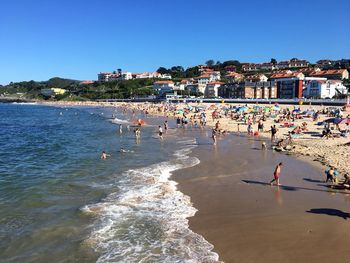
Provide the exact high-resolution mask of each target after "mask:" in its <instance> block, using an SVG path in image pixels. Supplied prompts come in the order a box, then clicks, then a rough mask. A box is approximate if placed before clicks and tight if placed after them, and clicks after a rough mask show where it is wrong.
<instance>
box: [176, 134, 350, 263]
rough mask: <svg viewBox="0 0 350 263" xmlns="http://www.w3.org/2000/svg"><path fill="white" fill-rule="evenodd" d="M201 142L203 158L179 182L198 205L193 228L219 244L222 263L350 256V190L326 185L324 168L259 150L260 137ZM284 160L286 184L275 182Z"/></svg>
mask: <svg viewBox="0 0 350 263" xmlns="http://www.w3.org/2000/svg"><path fill="white" fill-rule="evenodd" d="M198 141H199V146H198V148H197V149H196V150H195V152H194V155H195V156H198V157H199V158H200V160H201V163H200V164H199V165H198V166H195V167H193V168H189V169H185V170H181V171H178V172H176V173H175V179H176V181H178V182H179V189H180V190H181V191H182V192H184V193H185V194H187V195H189V196H191V200H192V202H193V204H194V207H196V208H197V209H198V210H199V211H198V212H197V214H196V215H195V216H194V217H193V218H190V227H191V229H193V231H195V232H197V233H199V234H201V235H203V236H204V237H205V238H206V239H207V240H208V241H209V242H211V243H212V244H214V246H215V248H214V250H215V251H216V252H217V253H218V254H219V255H220V260H222V261H224V262H281V263H282V262H310V263H311V262H345V261H347V260H348V258H349V257H350V249H349V244H348V242H349V240H350V223H349V220H346V219H350V209H349V202H350V195H349V194H347V193H344V191H335V190H332V189H329V188H327V187H326V185H325V184H324V183H323V182H322V181H323V179H324V178H323V174H322V169H320V168H319V167H318V168H317V167H314V166H310V165H309V164H307V163H305V162H302V161H299V160H297V159H295V158H292V157H290V156H287V155H283V154H278V153H274V152H272V151H261V150H257V149H258V148H259V147H260V142H259V141H254V140H251V139H249V138H240V137H237V136H232V135H228V136H226V138H225V139H221V140H220V139H219V142H218V145H217V147H214V146H212V145H208V144H206V142H207V139H205V138H202V139H200V138H199V139H198ZM213 147H214V148H213ZM280 161H282V162H283V163H284V166H283V170H282V176H281V183H282V184H283V185H284V186H282V187H276V186H270V185H269V184H268V183H269V181H270V180H271V179H272V178H273V176H272V174H273V169H274V167H275V165H276V164H277V163H278V162H280ZM243 180H246V182H245V181H243Z"/></svg>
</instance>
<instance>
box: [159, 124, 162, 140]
mask: <svg viewBox="0 0 350 263" xmlns="http://www.w3.org/2000/svg"><path fill="white" fill-rule="evenodd" d="M158 135H159V138H160V139H161V140H163V129H162V126H160V125H159V127H158Z"/></svg>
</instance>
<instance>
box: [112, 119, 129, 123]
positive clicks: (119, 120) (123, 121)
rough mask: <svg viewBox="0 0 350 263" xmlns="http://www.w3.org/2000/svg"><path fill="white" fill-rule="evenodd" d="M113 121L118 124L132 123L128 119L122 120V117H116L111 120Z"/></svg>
mask: <svg viewBox="0 0 350 263" xmlns="http://www.w3.org/2000/svg"><path fill="white" fill-rule="evenodd" d="M111 122H112V123H116V124H127V123H130V122H129V121H128V120H122V119H118V118H114V119H112V120H111Z"/></svg>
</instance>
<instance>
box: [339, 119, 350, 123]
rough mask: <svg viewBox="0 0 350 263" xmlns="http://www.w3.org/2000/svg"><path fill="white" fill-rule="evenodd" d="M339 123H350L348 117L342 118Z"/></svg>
mask: <svg viewBox="0 0 350 263" xmlns="http://www.w3.org/2000/svg"><path fill="white" fill-rule="evenodd" d="M340 123H342V124H345V123H347V124H349V123H350V119H348V118H346V119H343V120H341V122H340Z"/></svg>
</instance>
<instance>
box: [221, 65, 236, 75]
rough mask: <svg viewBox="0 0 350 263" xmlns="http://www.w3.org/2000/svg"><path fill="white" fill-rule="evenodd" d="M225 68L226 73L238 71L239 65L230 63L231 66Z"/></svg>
mask: <svg viewBox="0 0 350 263" xmlns="http://www.w3.org/2000/svg"><path fill="white" fill-rule="evenodd" d="M224 70H225V72H226V73H230V72H236V70H237V67H236V66H234V65H229V66H226V67H225V68H224Z"/></svg>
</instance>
